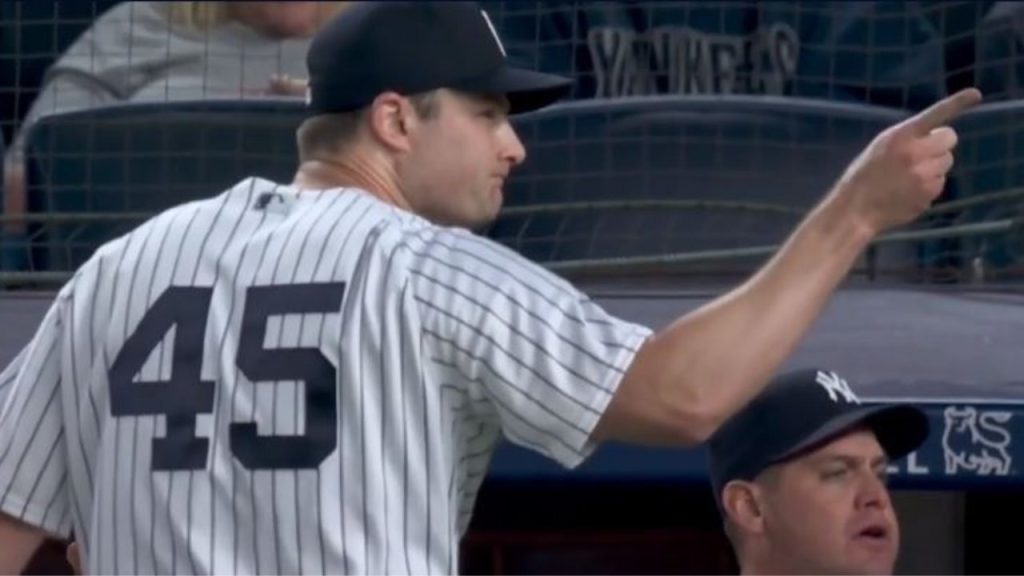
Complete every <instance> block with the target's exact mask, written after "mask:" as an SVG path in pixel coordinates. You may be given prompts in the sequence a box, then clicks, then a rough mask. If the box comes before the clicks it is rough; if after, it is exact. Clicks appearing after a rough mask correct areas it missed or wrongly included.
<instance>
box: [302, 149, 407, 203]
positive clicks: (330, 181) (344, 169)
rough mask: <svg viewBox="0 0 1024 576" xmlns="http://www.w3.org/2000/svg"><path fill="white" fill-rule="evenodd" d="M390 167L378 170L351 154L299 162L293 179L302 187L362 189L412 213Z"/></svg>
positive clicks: (315, 188)
mask: <svg viewBox="0 0 1024 576" xmlns="http://www.w3.org/2000/svg"><path fill="white" fill-rule="evenodd" d="M396 180H397V178H395V177H394V174H393V173H391V171H389V170H381V169H375V168H374V167H373V166H372V165H371V164H370V163H369V162H364V161H361V160H360V159H359V158H358V157H355V156H351V157H349V158H346V159H345V160H335V159H331V158H314V159H312V160H307V161H305V162H303V163H302V164H300V165H299V169H298V171H296V173H295V179H294V181H293V182H292V184H293V185H294V186H297V187H299V188H309V189H314V190H323V189H327V188H346V187H352V188H359V189H361V190H364V191H366V192H367V193H369V194H371V195H372V196H375V197H376V198H377V199H379V200H381V201H382V202H385V203H387V204H391V205H392V206H395V207H397V208H401V209H403V210H407V211H409V212H412V208H411V207H410V206H409V203H408V201H407V200H406V199H405V196H404V195H403V194H402V192H401V191H400V190H399V187H398V185H397V184H396V183H395V182H396Z"/></svg>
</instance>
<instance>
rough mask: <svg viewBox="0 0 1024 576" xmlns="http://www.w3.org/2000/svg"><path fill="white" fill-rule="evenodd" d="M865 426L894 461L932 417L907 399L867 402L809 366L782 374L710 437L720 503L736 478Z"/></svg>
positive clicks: (713, 479)
mask: <svg viewBox="0 0 1024 576" xmlns="http://www.w3.org/2000/svg"><path fill="white" fill-rule="evenodd" d="M858 426H865V427H867V428H869V429H870V430H872V431H874V433H875V436H876V437H877V438H878V443H879V444H880V445H881V446H882V450H884V451H885V453H886V455H887V456H888V457H889V459H891V460H896V459H898V458H900V457H902V456H905V455H907V454H909V453H910V452H912V451H914V450H915V449H917V447H918V446H920V445H921V443H922V442H924V440H925V438H927V437H928V432H929V425H928V417H927V416H926V415H925V413H924V412H923V411H921V410H920V409H918V408H916V407H914V406H911V405H909V404H877V405H864V404H862V403H861V401H860V399H859V398H858V397H857V395H856V394H855V393H854V392H853V390H852V389H851V388H850V386H849V384H848V383H847V382H846V380H844V379H843V378H842V377H840V376H839V375H838V374H836V373H835V372H832V371H829V370H822V369H807V370H800V371H795V372H790V373H786V374H782V375H780V376H778V377H777V378H775V379H774V380H773V381H772V382H771V383H770V384H769V385H768V386H767V387H765V389H764V391H762V392H761V394H759V395H758V396H756V397H755V398H754V399H753V400H751V401H750V402H749V403H748V404H747V405H746V406H745V407H744V408H743V409H741V410H740V411H739V412H737V413H736V414H735V415H734V416H733V417H732V418H730V419H729V420H728V421H726V422H725V423H724V424H723V425H722V426H720V427H719V429H718V430H717V431H716V432H715V433H714V435H712V437H711V439H710V440H709V441H708V456H709V459H710V463H709V464H710V465H709V470H710V473H711V485H712V488H713V489H714V491H715V500H716V502H719V504H720V500H721V496H722V488H724V487H725V485H726V484H728V483H729V482H730V481H732V480H753V479H754V478H756V477H757V476H758V474H760V473H761V472H762V471H764V470H765V469H766V468H768V467H769V466H772V465H774V464H778V463H781V462H785V461H787V460H790V459H793V458H796V457H798V456H800V455H802V454H805V453H807V452H809V451H811V450H813V449H815V448H817V447H819V446H821V445H823V444H825V443H827V442H829V441H831V440H832V439H834V438H836V437H838V436H840V435H842V434H843V433H845V432H847V431H849V430H851V429H853V428H856V427H858Z"/></svg>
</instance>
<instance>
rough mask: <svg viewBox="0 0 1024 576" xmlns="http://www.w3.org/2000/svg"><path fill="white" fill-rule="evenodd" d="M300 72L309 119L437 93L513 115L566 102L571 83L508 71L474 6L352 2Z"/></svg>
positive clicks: (319, 36) (329, 27)
mask: <svg viewBox="0 0 1024 576" xmlns="http://www.w3.org/2000/svg"><path fill="white" fill-rule="evenodd" d="M306 64H307V67H308V69H309V92H308V96H307V100H308V105H309V109H310V111H311V112H312V113H314V114H324V113H332V112H346V111H351V110H356V109H359V108H362V107H364V106H366V105H368V104H370V103H371V102H372V101H373V99H374V98H376V97H377V95H378V94H380V93H382V92H386V91H395V92H397V93H399V94H406V95H411V94H417V93H421V92H426V91H429V90H433V89H436V88H451V89H455V90H461V91H464V92H470V93H480V94H504V95H505V96H507V97H508V100H509V103H510V112H511V113H513V114H515V113H520V112H527V111H530V110H535V109H537V108H541V107H543V106H546V105H548V104H551V103H553V102H555V101H556V100H558V99H560V98H562V97H564V96H566V95H567V94H568V92H569V88H570V87H571V82H572V81H571V80H569V79H568V78H563V77H561V76H554V75H551V74H543V73H540V72H535V71H531V70H525V69H521V68H514V67H511V66H509V64H508V61H507V58H506V54H505V48H504V46H503V45H502V42H501V39H500V38H499V37H498V33H497V31H496V29H495V27H494V24H493V22H492V21H491V19H490V17H488V15H487V13H486V12H485V11H484V10H483V9H481V8H480V6H479V5H478V4H476V3H474V2H355V3H353V5H352V7H351V8H349V9H347V10H343V11H341V12H340V13H339V14H338V15H337V16H335V17H334V19H333V20H331V21H330V22H328V23H327V24H326V25H325V26H324V27H323V28H322V29H321V30H320V31H319V32H318V33H317V35H316V37H315V38H314V39H313V42H312V44H311V45H310V48H309V53H308V55H307V58H306Z"/></svg>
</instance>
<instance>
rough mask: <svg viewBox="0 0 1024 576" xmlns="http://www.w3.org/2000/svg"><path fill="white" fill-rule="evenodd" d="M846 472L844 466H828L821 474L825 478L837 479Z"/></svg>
mask: <svg viewBox="0 0 1024 576" xmlns="http://www.w3.org/2000/svg"><path fill="white" fill-rule="evenodd" d="M846 473H847V470H846V468H829V469H827V470H825V471H824V472H823V473H822V475H821V476H822V478H824V479H826V480H838V479H841V478H843V477H844V476H846Z"/></svg>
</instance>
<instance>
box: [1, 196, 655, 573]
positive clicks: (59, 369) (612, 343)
mask: <svg viewBox="0 0 1024 576" xmlns="http://www.w3.org/2000/svg"><path fill="white" fill-rule="evenodd" d="M649 334H650V331H649V330H648V329H647V328H645V327H643V326H638V325H633V324H630V323H627V322H623V321H621V320H619V319H616V318H614V317H611V316H610V315H608V314H607V313H606V312H604V311H603V310H602V309H601V308H599V307H598V306H596V305H595V304H594V303H593V302H591V301H590V300H589V299H588V298H587V297H585V296H584V295H582V294H581V293H580V292H578V291H577V290H575V289H574V288H572V287H571V286H570V285H569V284H568V283H566V282H564V281H563V280H561V279H560V278H558V277H556V276H554V275H552V274H550V273H549V272H547V271H545V270H544V269H542V268H541V267H539V266H537V265H534V264H531V263H530V262H528V261H526V260H524V259H523V258H522V257H520V256H518V255H517V254H515V253H513V252H512V251H510V250H507V249H505V248H503V247H501V246H499V245H497V244H495V243H493V242H491V241H489V240H487V239H484V238H480V237H477V236H474V235H472V234H470V233H468V232H466V231H464V230H459V229H452V228H443V227H438V226H435V225H432V224H430V223H428V222H427V221H425V220H423V219H422V218H420V217H418V216H415V215H413V214H409V213H407V212H403V211H401V210H399V209H396V208H394V207H391V206H389V205H387V204H385V203H382V202H381V201H379V200H377V199H375V198H374V197H373V196H371V195H369V194H367V193H365V192H363V191H359V190H355V189H334V190H322V191H311V190H299V189H296V188H292V187H287V186H281V185H277V184H274V183H272V182H268V181H266V180H262V179H257V178H253V179H248V180H245V181H243V182H241V183H240V184H238V185H237V186H235V187H234V188H232V189H230V190H228V191H226V192H224V193H223V194H221V195H219V196H217V197H215V198H212V199H209V200H205V201H201V202H194V203H190V204H186V205H183V206H180V207H177V208H175V209H172V210H169V211H167V212H165V213H163V214H161V215H159V216H157V217H155V218H154V219H152V220H150V221H148V222H146V223H145V224H143V225H142V226H140V227H139V228H137V229H135V230H134V231H133V232H132V233H131V234H129V235H127V236H125V237H124V238H121V239H118V240H117V241H114V242H112V243H110V244H107V245H106V246H104V247H102V248H100V249H99V250H98V251H97V253H96V255H95V256H94V257H93V258H92V259H91V260H90V261H89V262H88V263H87V264H86V265H84V266H83V267H82V268H81V269H79V270H78V272H77V274H76V275H75V277H74V279H73V280H71V281H70V282H69V283H68V284H67V285H66V286H65V287H64V288H63V289H62V290H61V291H60V293H59V295H58V297H57V298H56V300H55V303H54V304H53V306H52V307H51V308H50V310H49V312H48V314H47V315H46V317H45V319H44V321H43V323H42V326H41V327H40V329H39V331H38V332H37V334H36V335H35V337H34V339H33V340H32V341H31V342H30V343H29V345H28V346H27V347H26V349H25V350H24V351H23V352H22V353H21V354H20V355H19V356H18V357H17V359H16V360H15V361H14V362H13V363H12V364H11V365H10V366H9V367H8V368H7V370H6V371H5V372H4V373H3V374H2V375H0V386H2V387H3V389H4V391H5V393H6V395H7V399H6V402H5V403H4V405H3V412H2V415H0V509H2V510H3V511H4V512H6V513H7V514H10V515H12V516H15V517H17V518H20V519H22V520H24V521H25V522H28V523H30V524H33V525H36V526H40V527H42V528H43V529H45V530H47V531H49V532H51V533H54V534H57V535H61V536H65V537H66V536H68V535H69V533H70V532H71V531H72V530H73V531H74V534H75V536H76V537H77V538H78V540H79V541H80V542H81V545H82V547H83V552H84V554H85V557H86V558H85V560H86V562H85V564H86V567H87V571H88V573H92V574H114V573H132V574H138V573H154V572H158V573H224V574H227V573H239V572H241V573H255V574H261V573H274V574H280V573H315V574H322V573H331V574H336V573H353V572H357V573H389V574H392V573H418V574H425V573H456V572H457V571H458V554H457V552H458V544H459V538H460V536H461V535H462V533H463V532H464V530H465V529H466V526H467V524H468V520H469V516H470V513H471V510H472V508H473V504H474V499H475V496H476V492H477V489H478V487H479V486H480V483H481V481H482V480H483V478H484V475H485V473H486V470H487V467H488V463H489V459H490V457H491V454H492V451H493V449H494V447H495V444H496V442H497V440H498V439H499V438H500V437H505V438H508V439H510V440H511V441H512V442H515V443H517V444H520V445H522V446H525V447H528V448H530V449H533V450H536V451H537V452H539V453H541V454H544V455H546V456H548V457H550V458H552V459H554V460H556V461H558V462H560V463H561V464H563V465H565V466H567V467H573V466H575V465H577V464H578V463H580V462H581V461H582V460H583V459H584V458H585V457H586V456H587V455H588V453H589V452H590V451H592V450H593V448H594V446H593V445H592V443H591V442H590V440H589V436H590V433H591V431H592V429H593V427H594V425H595V424H596V423H597V421H598V419H599V417H600V416H601V414H602V412H603V411H604V409H605V407H606V406H607V404H608V402H609V400H610V399H611V397H612V395H613V394H614V392H615V389H616V386H617V385H618V383H619V381H620V379H621V377H622V375H623V372H624V371H625V369H626V368H627V367H628V365H629V364H630V362H631V360H632V358H633V356H634V355H635V353H636V350H637V349H638V348H639V346H640V345H641V343H642V342H643V341H644V339H645V338H646V337H647V336H648V335H649Z"/></svg>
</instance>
